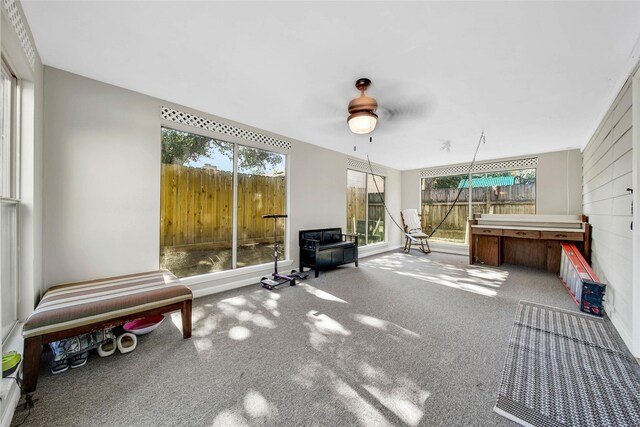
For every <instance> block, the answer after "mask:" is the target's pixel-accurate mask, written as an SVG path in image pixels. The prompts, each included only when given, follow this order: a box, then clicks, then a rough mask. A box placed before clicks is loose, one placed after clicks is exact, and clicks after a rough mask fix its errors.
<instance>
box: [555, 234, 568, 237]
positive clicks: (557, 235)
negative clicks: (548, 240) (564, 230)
mask: <svg viewBox="0 0 640 427" xmlns="http://www.w3.org/2000/svg"><path fill="white" fill-rule="evenodd" d="M556 237H567V235H566V234H556Z"/></svg>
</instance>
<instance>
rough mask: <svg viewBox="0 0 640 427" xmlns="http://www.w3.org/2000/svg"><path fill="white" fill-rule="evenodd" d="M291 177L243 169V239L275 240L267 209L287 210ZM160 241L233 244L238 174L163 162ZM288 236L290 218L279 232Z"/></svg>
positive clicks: (241, 241) (240, 222)
mask: <svg viewBox="0 0 640 427" xmlns="http://www.w3.org/2000/svg"><path fill="white" fill-rule="evenodd" d="M285 185H286V184H285V177H284V176H275V177H274V176H261V175H249V174H238V241H239V242H238V243H239V244H247V243H261V242H269V241H271V240H272V239H273V223H272V222H271V221H267V220H265V219H263V218H262V215H264V214H271V213H284V212H285V207H286V205H285V196H286V194H285V189H286V187H285ZM160 204H161V206H160V208H161V215H160V245H161V246H162V247H167V246H186V245H202V244H214V245H216V246H220V245H223V246H224V245H227V246H230V245H231V237H232V221H233V215H232V206H233V173H232V172H225V171H212V170H205V169H202V168H190V167H186V166H181V165H170V164H163V165H162V178H161V189H160ZM283 236H284V223H279V225H278V237H279V238H280V239H282V238H283Z"/></svg>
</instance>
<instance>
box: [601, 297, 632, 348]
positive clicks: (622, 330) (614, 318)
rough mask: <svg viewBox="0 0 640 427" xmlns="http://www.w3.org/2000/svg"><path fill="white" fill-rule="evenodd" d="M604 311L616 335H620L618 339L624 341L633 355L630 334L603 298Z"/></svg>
mask: <svg viewBox="0 0 640 427" xmlns="http://www.w3.org/2000/svg"><path fill="white" fill-rule="evenodd" d="M604 311H605V313H607V316H609V319H610V320H611V323H612V324H613V326H615V328H616V331H617V332H618V334H620V338H622V341H624V343H625V344H626V346H627V348H628V349H629V350H630V351H631V352H632V354H633V345H632V344H633V343H632V341H631V333H630V332H629V331H628V330H627V329H626V328H625V327H624V324H623V323H622V320H620V317H619V316H618V314H617V312H616V311H615V309H614V308H613V307H612V306H611V305H609V304H607V302H606V296H605V305H604ZM633 355H634V356H635V357H638V356H637V355H636V354H633Z"/></svg>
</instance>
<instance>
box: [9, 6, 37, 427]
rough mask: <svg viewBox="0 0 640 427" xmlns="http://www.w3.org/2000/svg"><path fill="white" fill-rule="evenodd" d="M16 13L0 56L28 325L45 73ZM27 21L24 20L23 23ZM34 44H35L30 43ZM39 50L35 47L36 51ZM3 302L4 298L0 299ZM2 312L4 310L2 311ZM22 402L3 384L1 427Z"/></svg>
mask: <svg viewBox="0 0 640 427" xmlns="http://www.w3.org/2000/svg"><path fill="white" fill-rule="evenodd" d="M11 6H13V7H17V8H18V14H21V6H20V4H19V3H16V4H15V5H11V4H10V2H4V3H3V5H2V6H0V9H1V10H2V13H1V15H2V17H1V18H0V46H1V47H0V51H1V53H2V57H3V59H5V60H6V61H7V63H8V65H9V67H10V68H11V70H12V71H13V72H14V73H15V75H16V77H17V78H18V80H19V82H20V91H19V110H20V111H19V115H20V117H19V118H20V123H19V124H18V130H17V131H18V134H19V148H20V149H19V176H18V181H19V182H18V184H19V188H18V192H17V196H18V198H19V199H20V207H19V209H20V214H19V220H18V221H19V231H18V233H19V255H18V320H24V319H25V318H26V317H27V316H28V315H29V314H31V312H32V311H33V307H34V305H35V303H36V300H37V299H38V297H39V294H40V291H41V289H42V221H43V218H42V217H43V203H42V191H43V190H42V179H43V171H42V155H43V140H42V136H43V135H42V128H43V67H42V62H41V61H40V57H39V56H38V53H37V52H35V61H34V64H33V66H32V65H31V64H30V62H29V60H28V58H27V55H26V54H25V50H24V49H23V45H22V43H21V40H20V38H19V37H18V34H17V33H16V30H15V28H14V26H13V24H12V23H11V22H10V20H9V18H8V15H7V12H6V10H5V8H6V7H11ZM23 16H24V15H22V17H23ZM22 22H23V28H24V32H25V35H26V37H30V35H31V33H30V30H29V26H28V25H27V23H26V21H25V20H24V19H23V21H22ZM32 40H33V38H31V41H32ZM33 48H34V49H35V46H33ZM0 298H2V295H0ZM0 306H1V305H0ZM20 332H21V328H20V325H18V327H16V328H14V330H13V332H12V333H11V334H9V336H8V337H7V339H6V341H5V342H4V343H2V344H1V345H0V349H1V351H2V352H6V351H10V350H17V351H19V352H22V350H23V349H22V337H21V335H20ZM19 396H20V391H19V388H18V387H17V384H16V382H15V381H13V380H11V379H3V380H2V381H1V382H0V397H1V398H2V400H1V401H0V425H9V424H10V421H11V418H12V416H13V412H14V408H15V406H16V404H17V401H18V398H19Z"/></svg>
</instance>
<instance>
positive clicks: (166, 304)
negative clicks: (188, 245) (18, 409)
mask: <svg viewBox="0 0 640 427" xmlns="http://www.w3.org/2000/svg"><path fill="white" fill-rule="evenodd" d="M192 300H193V294H192V293H191V290H190V289H189V288H188V287H187V286H185V285H184V284H182V283H181V282H180V281H179V280H178V279H177V278H176V277H175V276H174V275H173V274H171V273H170V272H169V271H166V270H158V271H150V272H147V273H139V274H131V275H127V276H119V277H110V278H106V279H98V280H91V281H86V282H76V283H67V284H64V285H57V286H53V287H51V288H49V290H47V292H46V293H45V294H44V296H43V297H42V299H41V300H40V303H39V304H38V306H37V307H36V309H35V311H34V312H33V313H32V314H31V316H29V318H28V319H27V320H26V322H25V324H24V327H23V330H22V335H23V337H24V338H25V342H24V347H25V351H24V368H23V369H24V386H23V393H25V394H28V393H31V392H33V391H35V389H36V385H37V382H38V370H39V366H40V358H41V355H42V346H43V344H48V343H50V342H53V341H58V340H61V339H64V338H70V337H74V336H76V335H80V334H86V333H89V332H92V331H95V330H99V329H104V328H112V327H115V326H118V325H122V324H124V323H126V322H129V321H131V320H135V319H140V318H143V317H148V316H154V315H157V314H164V313H168V312H171V311H177V310H180V311H181V312H182V336H183V337H184V338H189V337H191V304H192Z"/></svg>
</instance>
